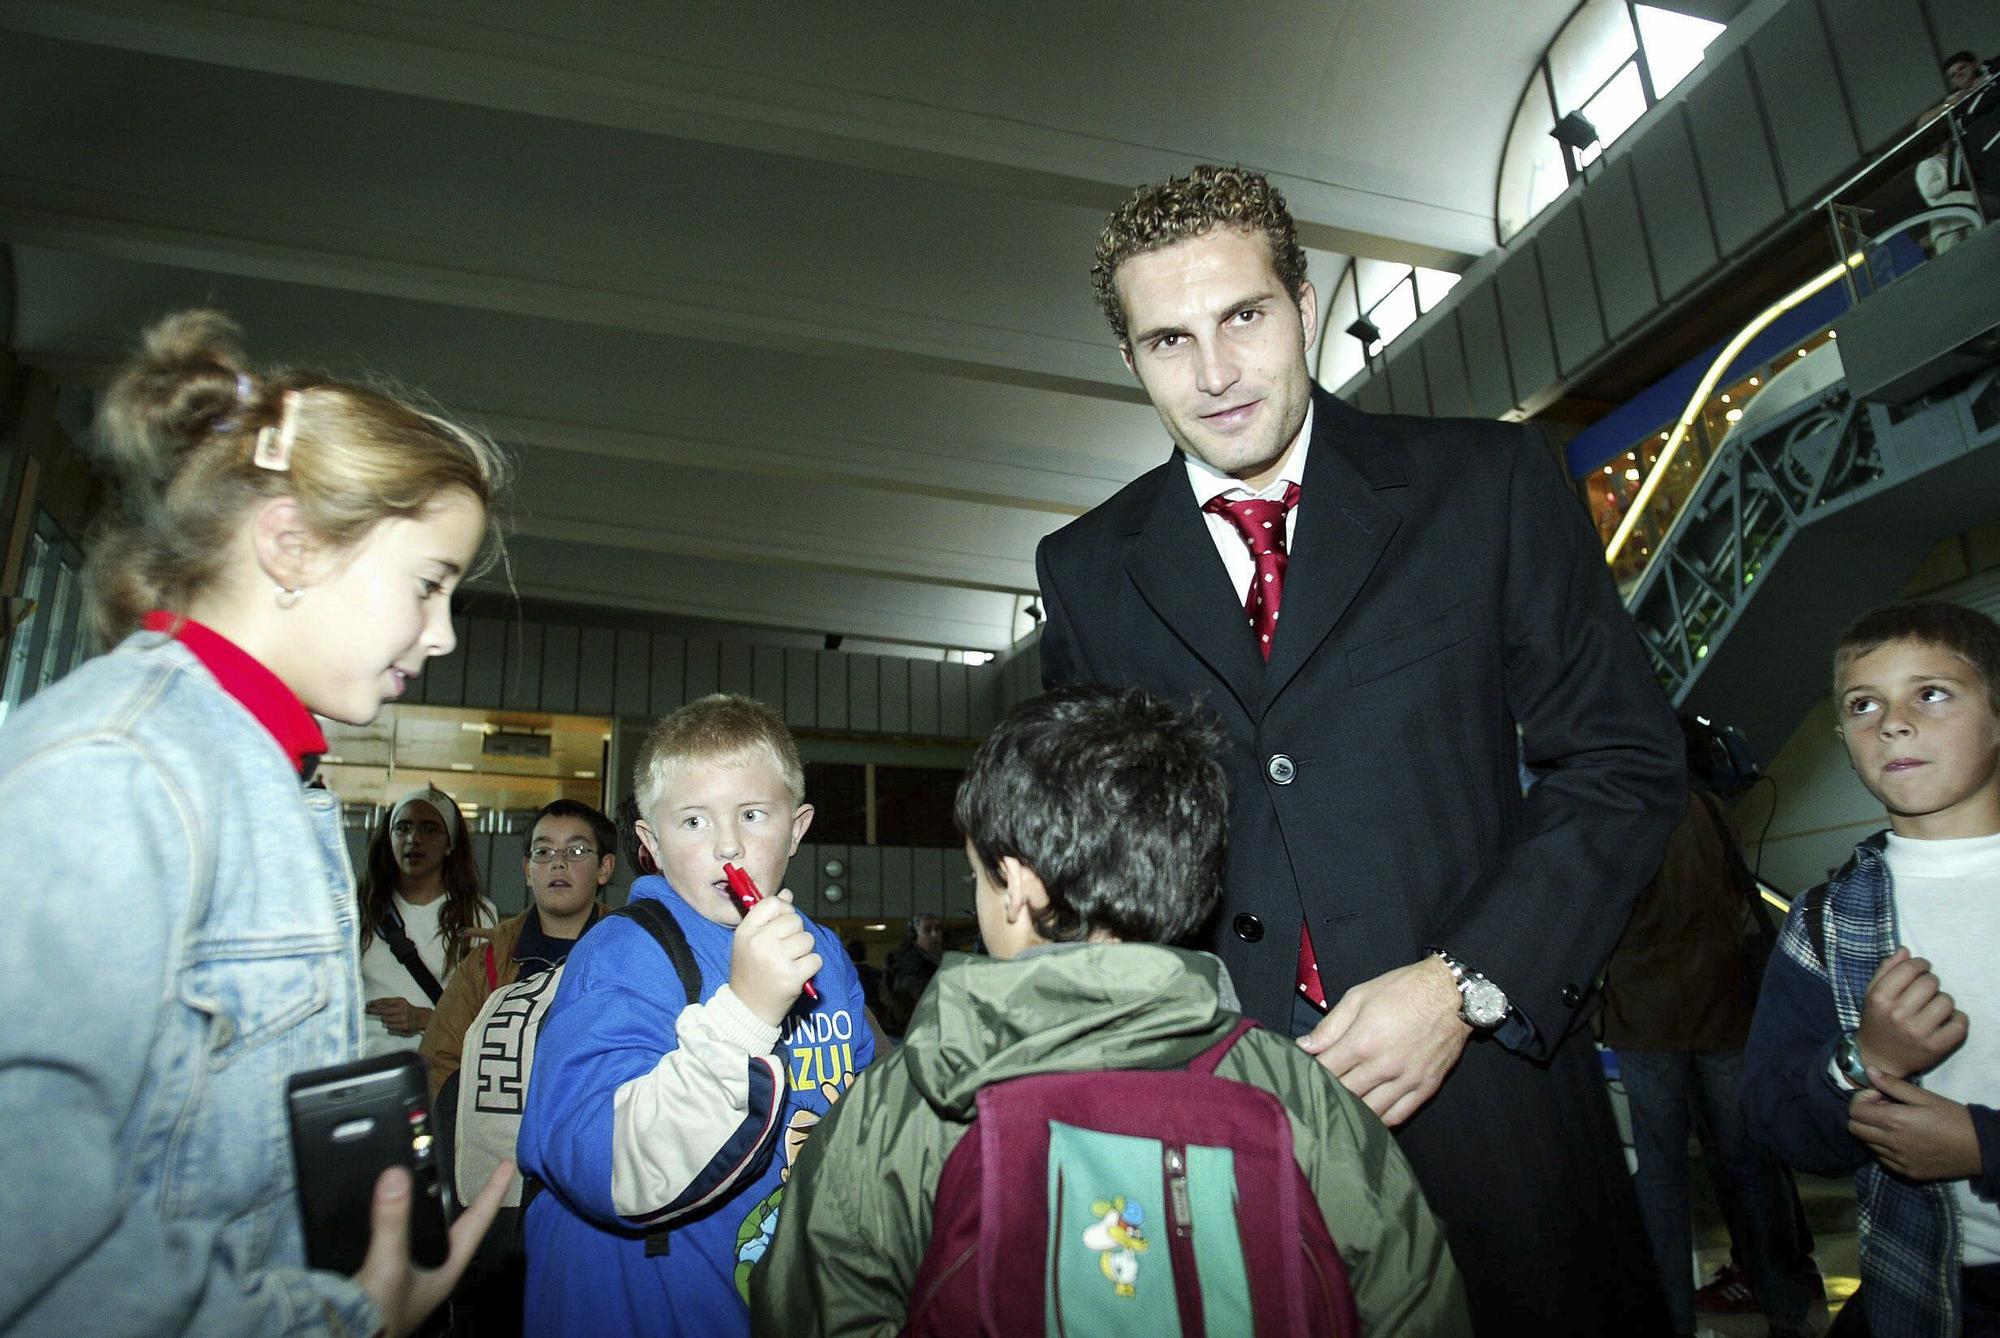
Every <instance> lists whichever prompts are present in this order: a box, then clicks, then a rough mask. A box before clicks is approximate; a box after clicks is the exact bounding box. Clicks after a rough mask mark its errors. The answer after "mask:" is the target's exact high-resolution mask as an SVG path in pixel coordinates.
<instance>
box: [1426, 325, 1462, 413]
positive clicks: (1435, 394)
mask: <svg viewBox="0 0 2000 1338" xmlns="http://www.w3.org/2000/svg"><path fill="white" fill-rule="evenodd" d="M1422 347H1423V354H1424V376H1425V378H1426V379H1427V380H1428V381H1429V382H1430V392H1431V412H1432V413H1434V414H1436V415H1437V416H1438V417H1440V418H1463V417H1465V416H1466V415H1468V414H1470V413H1471V412H1472V390H1471V386H1470V383H1469V382H1468V381H1467V379H1466V372H1465V346H1464V345H1463V344H1462V343H1461V342H1460V341H1459V336H1458V313H1457V312H1455V311H1447V312H1445V313H1444V315H1443V316H1441V317H1440V318H1439V319H1438V321H1437V323H1436V324H1435V325H1433V326H1431V328H1430V329H1429V330H1426V331H1425V332H1424V338H1423V345H1422Z"/></svg>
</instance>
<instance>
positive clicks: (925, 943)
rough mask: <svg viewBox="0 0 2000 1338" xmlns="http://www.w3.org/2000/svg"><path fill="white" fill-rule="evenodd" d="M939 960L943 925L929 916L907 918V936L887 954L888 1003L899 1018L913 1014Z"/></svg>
mask: <svg viewBox="0 0 2000 1338" xmlns="http://www.w3.org/2000/svg"><path fill="white" fill-rule="evenodd" d="M943 960H944V921H943V920H941V919H939V918H938V917H937V916H935V915H930V914H924V915H913V916H911V917H910V929H909V933H908V935H907V936H906V937H905V938H904V939H903V942H902V943H901V945H900V946H898V947H897V949H896V950H895V951H894V952H892V953H890V954H889V971H888V985H889V1000H890V1002H891V1003H892V1004H893V1006H894V1010H895V1013H896V1015H897V1016H898V1017H899V1018H908V1017H909V1016H910V1014H911V1013H913V1012H915V1011H916V1007H917V1000H918V999H921V998H922V997H923V994H924V990H925V989H926V988H927V987H928V986H929V985H930V983H931V977H932V976H934V975H936V974H937V969H938V963H939V962H941V961H943Z"/></svg>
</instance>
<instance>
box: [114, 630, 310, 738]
mask: <svg viewBox="0 0 2000 1338" xmlns="http://www.w3.org/2000/svg"><path fill="white" fill-rule="evenodd" d="M142 626H143V627H144V628H145V630H146V631H148V632H165V633H167V634H169V635H171V636H173V637H174V638H176V639H177V640H178V641H179V642H180V643H181V644H182V645H183V646H186V647H187V648H188V652H189V653H190V654H192V655H193V656H194V657H195V658H196V659H197V660H200V661H201V662H202V665H203V667H205V668H206V669H207V670H208V672H210V673H211V674H214V675H215V681H216V682H217V683H219V684H221V685H222V690H223V691H224V692H226V693H228V694H229V695H230V696H232V697H234V698H235V699H236V700H237V701H238V702H240V703H241V704H242V706H243V709H244V710H246V711H248V712H249V713H250V714H251V715H253V716H255V717H256V718H257V723H258V724H260V725H262V726H263V727H264V728H265V729H266V730H268V731H270V734H271V737H272V738H274V739H276V740H277V741H278V746H279V747H280V748H282V749H284V750H285V756H287V757H289V758H290V759H291V760H292V765H293V766H294V767H295V768H297V769H298V773H299V775H300V776H302V777H304V776H310V775H311V774H312V770H313V767H314V766H315V765H317V764H318V762H319V758H320V754H322V753H324V752H325V751H326V735H325V734H323V733H321V732H320V728H319V722H318V721H316V720H314V719H313V717H312V712H310V711H308V710H306V708H305V703H304V702H301V701H300V700H299V698H298V694H297V693H295V692H293V691H292V690H291V689H290V688H288V687H286V686H285V682H284V680H283V679H281V678H279V677H278V676H277V675H276V674H274V673H272V672H271V671H270V670H269V669H267V668H265V667H264V665H263V664H262V663H261V662H260V661H259V660H257V659H256V658H255V657H254V656H252V655H251V654H250V652H248V651H246V650H244V649H243V648H242V647H241V646H239V645H237V644H236V643H235V642H233V641H231V640H230V639H229V638H228V637H225V636H223V635H222V634H221V633H220V632H217V631H216V630H215V629H214V628H211V627H206V626H204V625H203V624H201V623H198V622H196V621H195V620H194V619H192V618H188V617H183V616H182V615H180V614H177V613H169V612H167V611H166V610H165V609H154V610H153V611H152V612H151V613H148V614H147V615H146V618H145V621H144V623H143V624H142Z"/></svg>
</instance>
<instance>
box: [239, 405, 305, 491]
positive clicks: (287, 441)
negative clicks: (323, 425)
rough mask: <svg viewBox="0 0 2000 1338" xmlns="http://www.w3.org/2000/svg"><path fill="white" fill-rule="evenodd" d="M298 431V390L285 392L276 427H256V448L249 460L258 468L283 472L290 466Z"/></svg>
mask: <svg viewBox="0 0 2000 1338" xmlns="http://www.w3.org/2000/svg"><path fill="white" fill-rule="evenodd" d="M298 431H299V392H298V391H296V390H288V391H286V392H285V398H284V407H283V408H282V409H280V410H279V411H278V425H277V426H276V427H260V428H258V429H257V449H256V450H255V451H253V452H251V455H250V462H251V463H252V464H254V465H256V466H257V468H259V469H268V470H270V471H271V472H272V473H275V474H283V473H285V472H286V471H288V470H289V469H291V467H292V441H293V439H294V438H295V437H297V436H298Z"/></svg>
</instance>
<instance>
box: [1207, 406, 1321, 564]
mask: <svg viewBox="0 0 2000 1338" xmlns="http://www.w3.org/2000/svg"><path fill="white" fill-rule="evenodd" d="M1312 434H1313V406H1312V402H1311V401H1310V400H1308V401H1307V402H1306V421H1305V423H1304V424H1303V425H1302V426H1301V427H1300V428H1299V435H1298V439H1297V441H1296V442H1294V443H1293V446H1292V450H1291V453H1290V454H1289V455H1287V456H1286V457H1285V464H1284V467H1283V468H1282V469H1280V470H1279V471H1278V477H1276V478H1274V479H1272V480H1271V482H1270V484H1269V486H1267V487H1266V488H1265V489H1264V490H1263V491H1262V492H1251V491H1250V490H1249V489H1248V488H1245V487H1244V486H1243V484H1242V482H1241V481H1240V480H1238V479H1235V478H1232V477H1230V476H1229V475H1228V474H1225V473H1223V472H1222V471H1221V470H1219V469H1217V468H1215V467H1214V466H1213V465H1210V464H1208V463H1207V462H1205V461H1202V460H1198V459H1196V458H1195V457H1194V455H1193V453H1192V452H1189V451H1182V452H1181V455H1182V457H1183V458H1184V459H1185V460H1186V461H1187V476H1188V486H1189V487H1191V488H1193V489H1194V504H1195V505H1196V506H1198V507H1199V506H1207V505H1208V499H1209V498H1211V497H1223V498H1226V499H1228V500H1229V501H1232V502H1242V501H1273V502H1277V501H1283V500H1284V496H1285V485H1286V484H1287V483H1297V484H1299V485H1300V486H1301V487H1303V486H1305V484H1304V480H1305V476H1306V449H1307V448H1308V447H1310V446H1311V445H1312ZM1304 505H1305V497H1304V495H1303V494H1301V495H1300V498H1299V506H1304ZM1299 506H1295V507H1293V508H1292V509H1291V510H1290V511H1289V512H1287V513H1286V514H1285V551H1286V552H1287V553H1290V552H1291V551H1292V536H1293V535H1294V534H1296V533H1298V524H1299ZM1202 519H1203V520H1206V521H1207V522H1208V537H1209V539H1210V540H1211V541H1212V542H1213V543H1214V544H1215V551H1216V552H1217V553H1218V554H1220V555H1221V557H1222V565H1223V566H1224V567H1225V568H1227V569H1228V571H1229V579H1230V580H1231V581H1232V582H1234V583H1235V586H1236V602H1237V603H1239V604H1240V603H1243V602H1245V601H1246V600H1248V599H1249V598H1250V579H1251V578H1252V577H1253V576H1255V575H1256V574H1257V559H1255V558H1253V557H1251V556H1250V545H1248V544H1246V543H1244V542H1243V532H1242V531H1241V530H1239V529H1237V528H1236V524H1235V522H1233V521H1232V520H1230V519H1229V517H1227V516H1219V515H1215V514H1212V513H1210V512H1203V513H1202Z"/></svg>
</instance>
